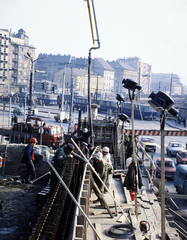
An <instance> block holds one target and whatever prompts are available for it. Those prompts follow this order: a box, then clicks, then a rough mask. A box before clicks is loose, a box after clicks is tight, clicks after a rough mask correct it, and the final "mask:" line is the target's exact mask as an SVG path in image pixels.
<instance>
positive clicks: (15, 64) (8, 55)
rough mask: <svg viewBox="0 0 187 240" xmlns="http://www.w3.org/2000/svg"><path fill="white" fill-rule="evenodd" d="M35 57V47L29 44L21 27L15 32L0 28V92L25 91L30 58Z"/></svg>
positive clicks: (28, 75) (28, 76) (27, 84)
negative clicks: (27, 56)
mask: <svg viewBox="0 0 187 240" xmlns="http://www.w3.org/2000/svg"><path fill="white" fill-rule="evenodd" d="M27 53H29V54H30V55H31V57H32V58H33V59H35V58H36V55H35V47H34V46H31V45H29V37H28V36H27V35H26V32H25V31H24V30H23V29H19V30H18V32H17V33H12V31H11V30H3V29H0V56H1V60H0V93H1V94H9V93H10V91H12V92H14V93H15V92H17V91H27V90H28V87H29V81H30V72H31V60H30V59H28V58H26V57H25V55H27Z"/></svg>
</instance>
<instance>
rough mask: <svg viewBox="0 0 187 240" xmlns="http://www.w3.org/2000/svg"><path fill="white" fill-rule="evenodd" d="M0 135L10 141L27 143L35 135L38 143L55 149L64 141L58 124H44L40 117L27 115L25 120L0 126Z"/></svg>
mask: <svg viewBox="0 0 187 240" xmlns="http://www.w3.org/2000/svg"><path fill="white" fill-rule="evenodd" d="M0 135H2V136H5V137H6V140H8V141H9V142H10V143H24V144H27V143H28V142H29V139H30V138H31V137H35V138H36V139H37V141H38V143H39V144H41V145H46V146H48V147H51V148H53V149H57V148H58V147H59V146H60V145H62V144H63V143H64V133H63V129H62V128H61V127H60V126H55V125H49V126H46V124H45V122H44V121H43V120H42V119H41V118H36V117H27V120H26V122H19V123H16V124H14V125H13V126H11V127H8V128H0Z"/></svg>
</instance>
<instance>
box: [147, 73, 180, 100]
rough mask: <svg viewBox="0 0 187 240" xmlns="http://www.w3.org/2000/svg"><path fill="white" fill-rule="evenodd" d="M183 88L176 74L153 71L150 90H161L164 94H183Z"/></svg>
mask: <svg viewBox="0 0 187 240" xmlns="http://www.w3.org/2000/svg"><path fill="white" fill-rule="evenodd" d="M183 90H184V88H183V85H182V83H181V82H180V78H179V76H178V75H177V74H170V73H153V74H152V84H151V91H155V92H158V91H163V92H165V93H166V94H168V95H170V96H172V95H183V94H184V91H183Z"/></svg>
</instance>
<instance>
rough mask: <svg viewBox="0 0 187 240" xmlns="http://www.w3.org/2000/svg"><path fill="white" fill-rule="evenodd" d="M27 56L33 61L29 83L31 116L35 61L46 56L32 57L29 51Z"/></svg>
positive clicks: (29, 113)
mask: <svg viewBox="0 0 187 240" xmlns="http://www.w3.org/2000/svg"><path fill="white" fill-rule="evenodd" d="M24 56H25V57H26V58H28V59H29V60H30V61H31V73H30V85H29V94H30V95H29V111H28V116H30V117H31V114H32V88H33V87H32V85H33V79H34V63H35V62H36V61H37V60H39V59H43V58H46V57H47V56H45V57H41V58H37V59H34V60H33V58H32V57H31V55H30V54H29V53H28V52H27V55H24Z"/></svg>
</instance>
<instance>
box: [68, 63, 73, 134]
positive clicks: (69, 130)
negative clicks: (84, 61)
mask: <svg viewBox="0 0 187 240" xmlns="http://www.w3.org/2000/svg"><path fill="white" fill-rule="evenodd" d="M73 82H74V79H73V76H72V68H71V99H70V105H69V108H70V110H69V125H68V133H71V127H72V112H73Z"/></svg>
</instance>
